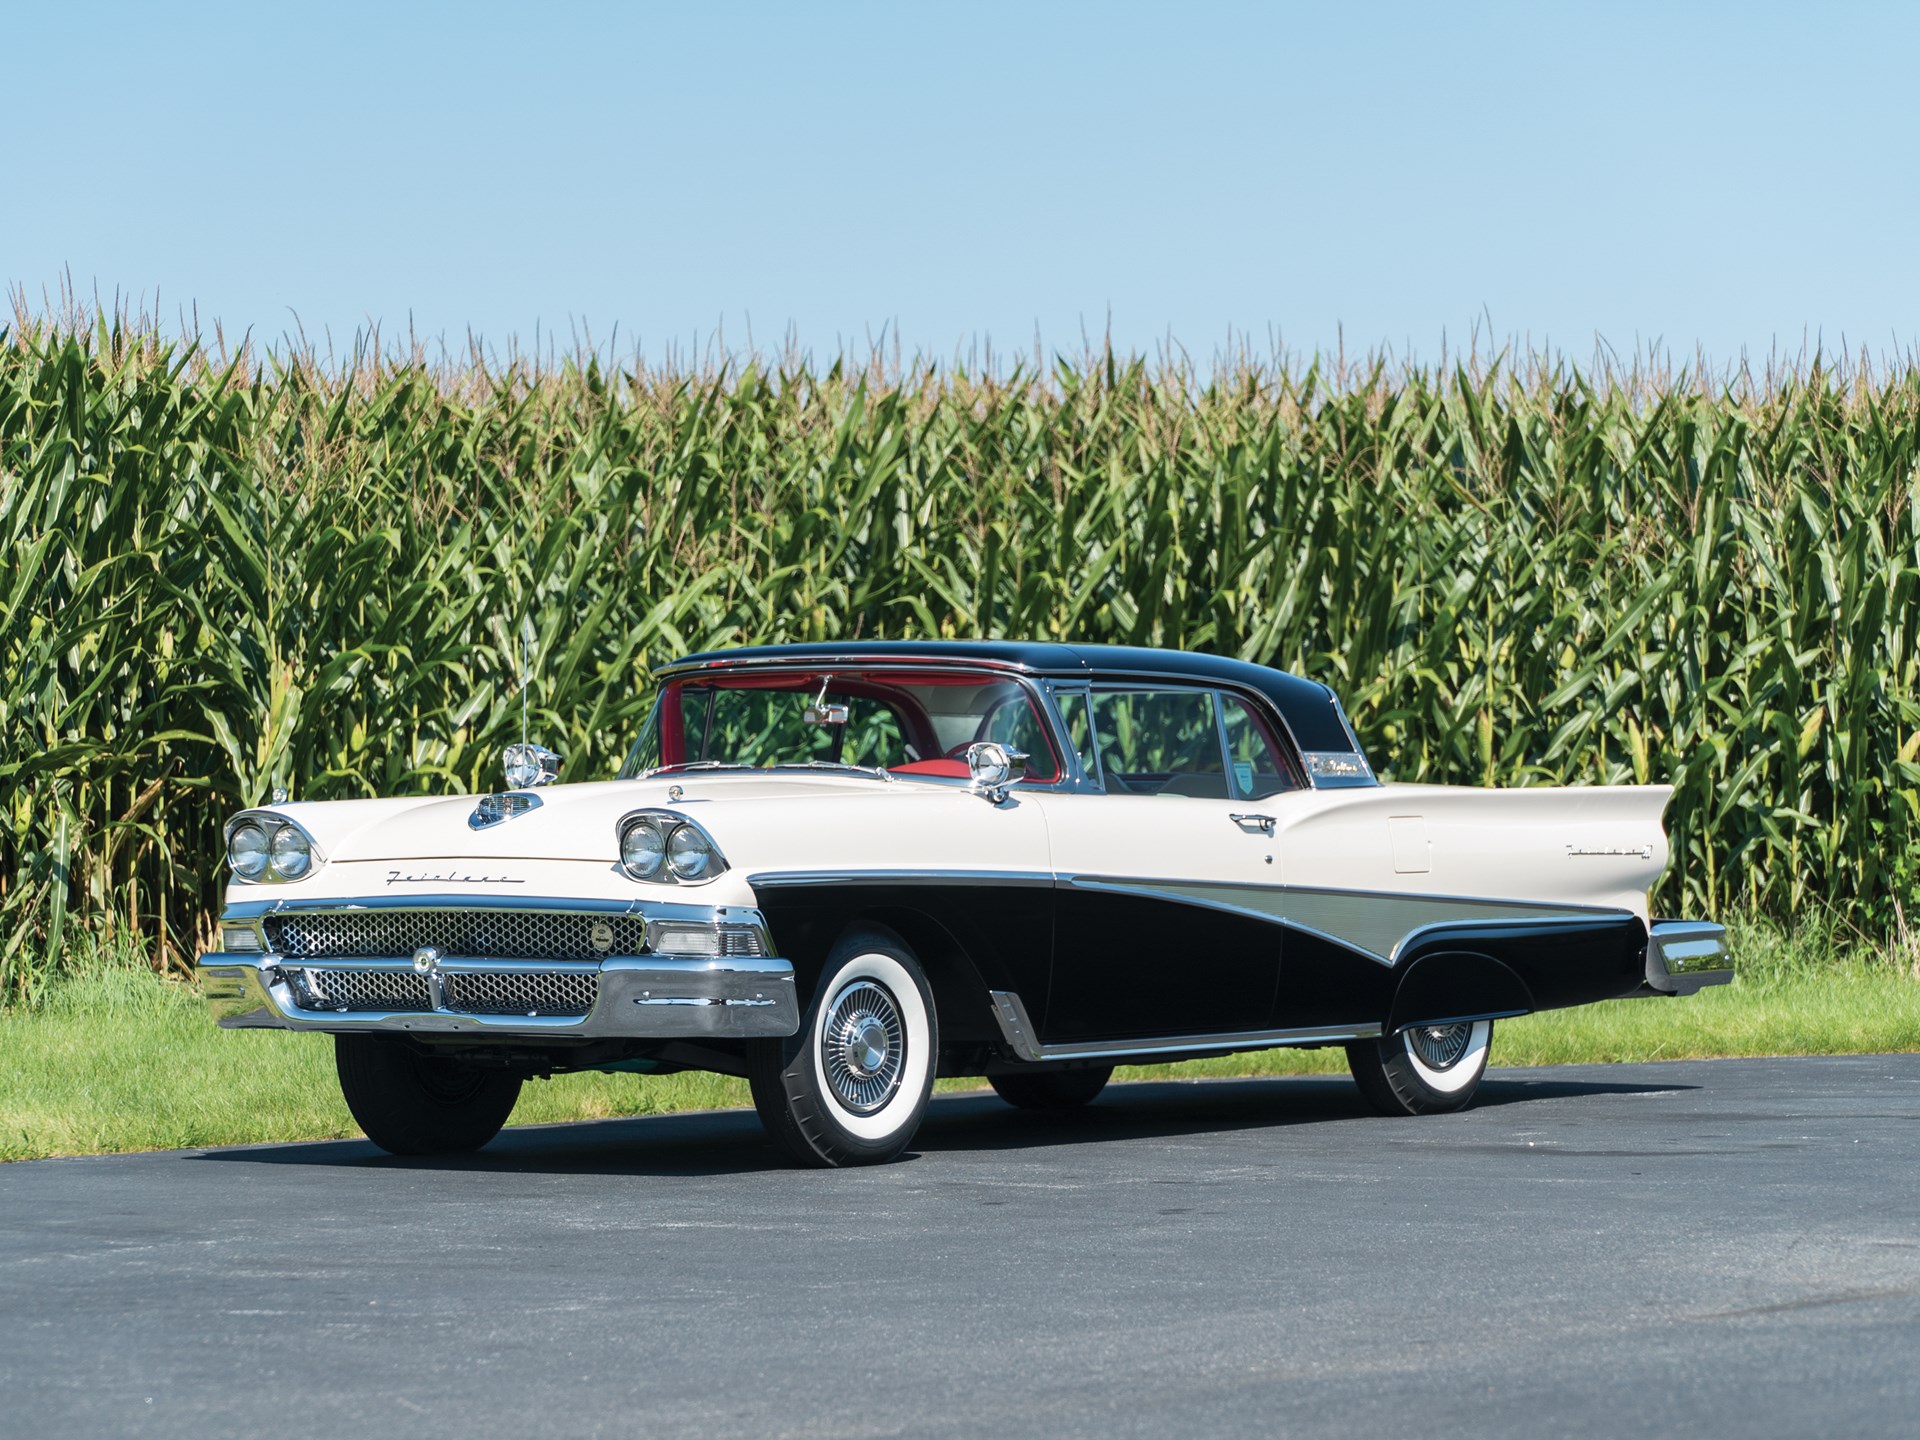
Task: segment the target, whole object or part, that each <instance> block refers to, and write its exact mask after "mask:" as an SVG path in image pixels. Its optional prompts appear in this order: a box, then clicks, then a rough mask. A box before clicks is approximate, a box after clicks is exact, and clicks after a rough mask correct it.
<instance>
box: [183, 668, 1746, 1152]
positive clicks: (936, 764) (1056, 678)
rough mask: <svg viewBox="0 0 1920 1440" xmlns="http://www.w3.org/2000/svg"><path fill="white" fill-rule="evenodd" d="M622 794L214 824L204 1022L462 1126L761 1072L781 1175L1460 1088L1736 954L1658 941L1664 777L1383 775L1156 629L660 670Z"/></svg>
mask: <svg viewBox="0 0 1920 1440" xmlns="http://www.w3.org/2000/svg"><path fill="white" fill-rule="evenodd" d="M658 679H659V681H660V694H659V698H658V701H657V703H656V705H655V707H654V710H653V714H652V719H651V720H650V721H649V722H648V724H647V726H646V728H645V731H644V733H643V734H642V735H641V737H640V738H639V740H638V742H637V743H636V744H635V746H634V748H633V752H632V754H631V755H630V756H629V758H628V760H627V763H626V764H625V765H624V766H623V768H622V770H621V773H620V775H619V776H618V777H617V778H614V779H610V780H605V781H599V782H593V783H583V784H566V785H561V784H549V783H544V782H546V781H548V780H550V779H551V778H552V777H553V774H554V773H555V768H556V757H553V756H551V755H550V754H548V753H547V752H545V751H541V750H539V749H538V747H531V746H516V747H513V750H511V751H510V752H509V765H508V769H509V778H510V780H511V782H512V784H513V786H514V788H512V789H510V790H507V791H505V792H503V793H499V794H494V795H488V796H484V797H478V798H476V797H473V796H464V797H449V798H438V799H418V798H416V799H399V800H353V801H337V802H325V803H312V804H307V803H295V804H278V805H274V806H271V807H267V808H263V809H257V810H249V811H246V812H244V813H242V814H240V815H238V816H235V817H234V819H233V820H232V821H231V822H230V823H229V825H228V840H229V864H230V867H231V870H232V875H231V877H230V881H229V888H228V891H227V903H226V909H225V912H224V915H223V917H222V922H221V932H222V936H223V942H222V947H221V951H220V953H217V954H210V955H206V956H203V957H202V958H201V961H200V977H201V980H202V984H203V986H204V989H205V993H206V995H207V996H208V998H209V1000H210V1002H211V1004H212V1005H213V1007H214V1009H215V1011H216V1013H217V1014H218V1015H219V1016H220V1019H221V1023H222V1024H224V1025H228V1026H271V1027H280V1028H286V1029H293V1030H320V1031H327V1032H331V1033H333V1034H334V1035H336V1036H338V1037H339V1039H338V1042H337V1044H338V1060H339V1070H340V1076H341V1082H342V1085H343V1088H344V1090H345V1092H346V1096H347V1099H348V1101H349V1104H350V1105H351V1107H352V1109H353V1112H354V1114H355V1116H356V1118H358V1119H359V1121H360V1122H361V1124H362V1125H363V1127H364V1128H365V1129H366V1131H367V1133H368V1134H369V1135H370V1136H371V1137H372V1138H373V1139H374V1140H375V1141H376V1142H378V1143H379V1144H381V1145H383V1146H385V1147H387V1148H388V1149H390V1150H394V1151H398V1152H425V1151H433V1150H447V1149H463V1148H472V1147H475V1146H478V1145H481V1144H484V1143H485V1142H486V1141H487V1140H488V1139H489V1138H491V1137H492V1135H493V1134H494V1133H495V1132H496V1131H497V1130H498V1128H499V1126H500V1125H501V1124H502V1123H504V1121H505V1119H506V1117H507V1114H508V1112H509V1111H510V1109H511V1108H512V1105H513V1102H514V1098H515V1096H516V1095H517V1094H518V1091H519V1088H520V1085H521V1083H522V1081H523V1080H524V1079H526V1078H528V1077H531V1076H535V1075H545V1074H552V1073H555V1072H559V1071H567V1070H577V1069H610V1070H627V1071H638V1072H641V1073H646V1072H649V1071H655V1072H657V1071H667V1070H674V1069H689V1068H692V1069H708V1070H714V1071H719V1072H722V1073H727V1074H734V1075H744V1076H746V1077H747V1078H748V1079H749V1080H750V1081H751V1085H752V1091H753V1095H754V1099H755V1102H756V1104H757V1106H758V1108H759V1111H760V1113H761V1116H762V1118H763V1119H764V1121H765V1122H766V1124H767V1127H768V1129H769V1131H770V1133H771V1134H772V1135H773V1137H774V1138H775V1140H776V1141H778V1142H779V1143H780V1145H781V1146H782V1147H783V1148H784V1149H785V1150H786V1151H787V1152H788V1153H789V1154H790V1155H792V1156H793V1157H794V1158H796V1159H799V1160H801V1161H804V1162H809V1163H816V1164H846V1163H857V1162H861V1161H872V1160H880V1159H885V1158H887V1157H889V1156H892V1155H894V1154H897V1153H898V1152H899V1151H900V1150H901V1149H902V1148H903V1147H904V1146H905V1145H906V1144H907V1143H908V1142H909V1140H910V1139H911V1138H912V1136H913V1133H914V1130H915V1128H916V1127H917V1126H918V1124H919V1122H920V1118H921V1115H922V1114H923V1112H924V1110H925V1108H926V1104H927V1098H928V1093H929V1090H930V1087H931V1085H932V1082H933V1079H934V1077H935V1076H936V1075H985V1076H987V1077H988V1078H989V1079H990V1080H991V1081H992V1083H993V1084H994V1086H995V1088H996V1089H998V1090H999V1091H1000V1093H1001V1094H1002V1095H1003V1096H1005V1097H1006V1098H1007V1099H1009V1100H1011V1101H1012V1102H1014V1103H1016V1104H1020V1105H1028V1106H1050V1105H1071V1104H1077V1103H1082V1102H1084V1101H1086V1100H1089V1099H1091V1098H1092V1097H1093V1096H1094V1095H1095V1094H1097V1093H1098V1091H1099V1090H1100V1088H1101V1086H1102V1085H1104V1084H1105V1082H1106V1079H1107V1077H1108V1075H1109V1074H1110V1073H1111V1071H1112V1067H1113V1066H1114V1065H1115V1064H1116V1063H1118V1062H1122V1061H1136V1060H1163V1059H1175V1058H1180V1057H1187V1056H1197V1055H1210V1054H1222V1053H1226V1052H1231V1051H1241V1050H1254V1049H1262V1048H1268V1047H1274V1046H1287V1045H1303V1046H1316V1045H1339V1046H1344V1047H1345V1048H1346V1050H1347V1054H1348V1056H1349V1057H1350V1060H1351V1064H1352V1068H1353V1071H1354V1074H1355V1077H1356V1078H1357V1079H1358V1081H1359V1082H1360V1085H1361V1087H1362V1089H1363V1091H1364V1092H1365V1094H1366V1096H1367V1098H1368V1099H1369V1100H1370V1101H1371V1102H1372V1103H1373V1104H1374V1105H1375V1106H1376V1107H1377V1108H1379V1109H1382V1110H1386V1111H1389V1112H1399V1113H1419V1112H1422V1111H1435V1110H1447V1109H1454V1108H1457V1107H1459V1106H1461V1105H1464V1104H1465V1103H1467V1101H1468V1100H1469V1099H1470V1098H1471V1096H1472V1094H1473V1091H1474V1088H1475V1086H1476V1085H1477V1084H1478V1083H1479V1080H1480V1077H1481V1074H1482V1073H1483V1071H1484V1069H1485V1066H1486V1061H1487V1046H1488V1041H1489V1037H1490V1034H1491V1031H1492V1026H1493V1023H1494V1022H1495V1021H1497V1020H1499V1019H1502V1018H1504V1017H1507V1016H1514V1015H1522V1014H1526V1013H1528V1012H1530V1011H1535V1010H1544V1009H1549V1008H1552V1007H1556V1006H1567V1005H1579V1004H1583V1003H1586V1002H1589V1001H1597V1000H1606V999H1612V998H1616V997H1623V996H1630V995H1668V996H1672V995H1685V994H1690V993H1692V992H1693V991H1695V990H1697V989H1698V988H1700V987H1701V986H1702V985H1707V984H1713V983H1717V982H1720V981H1724V980H1726V979H1728V978H1730V976H1731V973H1732V972H1731V968H1730V962H1729V959H1728V955H1727V950H1726V946H1725V943H1724V938H1723V935H1722V932H1721V930H1720V928H1719V927H1718V926H1715V925H1710V924H1703V923H1697V922H1671V921H1656V920H1654V919H1653V918H1652V917H1651V916H1650V914H1649V913H1648V901H1647V894H1648V890H1649V887H1651V886H1652V885H1653V883H1654V882H1655V880H1656V879H1657V878H1658V877H1659V876H1660V874H1661V872H1662V870H1664V869H1665V867H1666V864H1667V859H1668V856H1667V842H1666V837H1665V834H1664V832H1663V830H1662V828H1661V812H1662V810H1663V809H1664V807H1665V805H1666V803H1667V799H1668V794H1669V792H1668V790H1667V789H1666V788H1665V787H1662V786H1634V787H1593V788H1539V789H1521V790H1480V789H1461V788H1449V787H1438V786H1416V785H1396V784H1383V783H1381V782H1380V781H1379V780H1378V779H1377V778H1376V777H1375V775H1374V773H1373V770H1372V768H1371V767H1370V766H1369V764H1368V761H1367V758H1366V756H1365V755H1364V754H1363V753H1362V751H1361V748H1360V746H1359V744H1358V743H1357V742H1356V741H1355V739H1354V735H1353V731H1352V729H1351V727H1350V726H1349V724H1348V723H1347V720H1346V717H1345V716H1344V714H1343V713H1342V710H1341V707H1340V705H1339V702H1338V700H1337V699H1336V698H1335V696H1334V695H1333V693H1332V692H1331V691H1330V690H1329V689H1327V687H1325V686H1324V685H1320V684H1317V683H1315V682H1313V681H1310V680H1305V679H1301V678H1299V677H1296V676H1293V675H1289V674H1285V673H1283V672H1281V671H1277V670H1272V669H1268V668H1265V667H1262V666H1258V665H1252V664H1247V663H1244V662H1240V661H1233V660H1224V659H1219V658H1216V657H1212V656H1207V655H1198V654H1190V653H1183V652H1174V651H1159V650H1134V649H1112V648H1103V647H1086V646H1067V645H1057V644H1013V643H986V642H981V643H924V644H922V643H868V644H843V645H807V646H779V647H769V648H759V649H742V650H733V651H725V652H717V653H713V654H706V655H695V656H691V657H689V658H687V659H685V660H682V661H679V662H678V663H676V664H673V665H670V666H668V667H666V668H665V669H664V670H662V671H661V672H660V674H659V676H658Z"/></svg>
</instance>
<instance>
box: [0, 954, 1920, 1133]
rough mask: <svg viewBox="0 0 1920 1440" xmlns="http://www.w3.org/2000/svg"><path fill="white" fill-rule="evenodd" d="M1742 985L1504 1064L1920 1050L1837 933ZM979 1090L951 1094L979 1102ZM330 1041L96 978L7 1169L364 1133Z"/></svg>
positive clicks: (27, 1093) (1883, 960)
mask: <svg viewBox="0 0 1920 1440" xmlns="http://www.w3.org/2000/svg"><path fill="white" fill-rule="evenodd" d="M1736 943H1737V945H1738V947H1739V953H1740V954H1741V955H1742V956H1743V957H1744V961H1745V968H1744V969H1743V971H1742V974H1741V977H1740V979H1739V980H1738V981H1737V982H1736V983H1735V984H1733V985H1730V986H1723V987H1720V988H1717V989H1714V990H1709V991H1705V992H1703V993H1701V994H1699V995H1696V996H1694V997H1692V998H1691V999H1687V1000H1679V1001H1667V1000H1620V1001H1613V1002H1610V1003H1608V1004H1604V1005H1589V1006H1585V1007H1583V1008H1580V1009H1577V1010H1561V1011H1554V1012H1550V1013H1548V1014H1543V1015H1530V1016H1526V1017H1524V1018H1522V1019H1519V1020H1512V1021H1506V1022H1503V1023H1502V1024H1501V1025H1500V1026H1499V1029H1498V1032H1497V1033H1496V1035H1495V1038H1494V1059H1495V1063H1496V1064H1500V1065H1558V1064H1576V1063H1597V1062H1612V1061H1628V1060H1679V1059H1694V1058H1704V1057H1710V1056H1732V1055H1806V1054H1870V1053H1881V1052H1887V1051H1897V1050H1915V1049H1920V978H1916V977H1915V976H1914V975H1913V974H1912V973H1911V971H1910V969H1909V965H1910V962H1902V963H1895V962H1894V961H1893V960H1892V959H1891V958H1890V957H1889V956H1888V955H1887V954H1885V953H1884V952H1876V951H1874V950H1871V949H1859V948H1854V949H1844V948H1842V946H1841V945H1840V943H1839V942H1838V941H1837V940H1836V938H1835V936H1834V934H1833V932H1831V931H1827V930H1820V929H1809V930H1807V931H1803V932H1801V933H1800V934H1799V935H1797V936H1787V935H1783V934H1782V933H1781V932H1779V931H1777V930H1773V929H1771V928H1768V927H1765V926H1756V925H1747V926H1743V927H1741V928H1740V929H1739V930H1738V932H1737V934H1736ZM1344 1067H1345V1060H1344V1057H1343V1056H1342V1055H1341V1053H1340V1052H1339V1051H1338V1050H1276V1051H1266V1052H1263V1053H1258V1054H1251V1055H1231V1056H1222V1057H1219V1058H1217V1059H1210V1060H1194V1061H1188V1062H1186V1063H1184V1064H1180V1065H1156V1066H1146V1065H1142V1066H1128V1067H1126V1068H1124V1069H1123V1070H1121V1071H1120V1072H1119V1075H1118V1078H1120V1079H1126V1080H1135V1079H1164V1078H1171V1077H1199V1076H1229V1075H1289V1074H1316V1073H1329V1072H1338V1071H1340V1070H1342V1069H1344ZM979 1084H980V1082H979V1081H976V1080H953V1081H942V1082H941V1089H942V1090H967V1089H974V1088H977V1087H978V1086H979ZM746 1103H748V1101H747V1093H746V1086H745V1085H744V1083H742V1082H741V1081H738V1080H730V1079H727V1078H725V1077H722V1076H714V1075H692V1074H689V1075H670V1076H655V1077H645V1078H643V1077H640V1076H635V1075H599V1074H593V1075H568V1076H562V1077H559V1078H557V1079H554V1080H548V1081H542V1082H539V1083H536V1084H531V1085H529V1086H527V1088H526V1090H525V1091H524V1092H523V1094H522V1096H521V1100H520V1104H519V1107H518V1108H517V1109H516V1110H515V1111H514V1115H513V1123H514V1124H516V1125H532V1124H540V1123H543V1122H551V1121H566V1120H592V1119H600V1118H604V1117H608V1116H615V1115H649V1114H664V1113H668V1112H671V1111H676V1110H708V1109H719V1108H724V1107H727V1106H736V1105H745V1104H746ZM357 1133H358V1131H357V1130H356V1129H355V1127H354V1124H353V1121H352V1119H351V1118H350V1117H349V1116H348V1114H347V1110H346V1106H345V1105H344V1104H343V1103H342V1102H341V1099H340V1093H339V1089H338V1086H337V1085H336V1084H335V1082H334V1076H333V1049H332V1043H331V1042H330V1041H329V1040H328V1039H327V1038H326V1037H324V1036H319V1035H289V1034H286V1033H284V1032H280V1031H270V1030H269V1031H224V1030H220V1029H217V1028H216V1027H215V1026H214V1025H213V1023H212V1021H211V1020H209V1019H208V1018H207V1015H206V1012H205V1010H204V1009H202V1007H201V1004H200V1001H199V999H198V997H197V996H196V995H195V994H194V993H193V992H192V990H191V989H189V988H188V987H186V986H184V985H180V984H178V983H175V982H171V981H167V980H162V979H160V978H158V977H156V976H155V975H153V974H152V972H151V971H149V970H146V969H144V968H140V967H138V966H135V965H130V964H120V965H105V966H96V967H94V968H92V969H91V970H89V971H87V972H85V973H82V974H79V975H73V976H69V977H67V978H65V979H63V980H61V981H60V982H59V983H58V984H57V985H55V986H54V987H52V988H51V989H50V990H49V991H48V992H47V994H46V996H45V998H44V999H43V1000H42V1001H41V1002H40V1003H39V1004H37V1005H36V1006H34V1007H33V1008H32V1009H25V1008H15V1009H12V1010H6V1011H0V1160H24V1159H35V1158H40V1157H44V1156H53V1155H80V1154H96V1153H102V1152H115V1151H128V1150H160V1149H174V1148H183V1147H194V1146H202V1145H236V1144H245V1143H248V1142H253V1141H290V1140H316V1139H329V1138H337V1137H342V1136H350V1135H355V1134H357Z"/></svg>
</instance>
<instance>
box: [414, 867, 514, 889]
mask: <svg viewBox="0 0 1920 1440" xmlns="http://www.w3.org/2000/svg"><path fill="white" fill-rule="evenodd" d="M526 883H527V882H526V881H524V880H515V879H514V878H513V877H512V876H510V875H456V874H454V873H453V872H452V871H451V870H449V871H448V872H447V873H446V874H444V875H408V874H406V873H405V872H403V871H399V870H389V871H387V884H389V885H524V884H526Z"/></svg>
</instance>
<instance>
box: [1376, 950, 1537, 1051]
mask: <svg viewBox="0 0 1920 1440" xmlns="http://www.w3.org/2000/svg"><path fill="white" fill-rule="evenodd" d="M1537 1008H1538V1007H1537V1006H1536V1005H1535V1004H1534V997H1533V991H1532V989H1531V988H1530V987H1529V986H1528V985H1527V982H1526V981H1525V980H1523V979H1521V978H1520V976H1519V974H1518V972H1516V971H1515V970H1514V969H1513V968H1512V967H1511V966H1509V965H1506V964H1503V963H1502V962H1501V961H1499V960H1496V959H1494V957H1493V956H1491V955H1488V954H1486V953H1484V952H1483V951H1479V950H1466V949H1460V950H1451V949H1447V950H1430V951H1428V952H1427V953H1425V954H1423V955H1421V956H1420V957H1419V958H1418V959H1416V960H1414V961H1413V963H1412V964H1410V965H1409V966H1408V967H1407V969H1406V973H1405V974H1404V975H1402V976H1401V977H1400V983H1399V985H1398V986H1397V987H1395V989H1394V992H1393V1002H1392V1004H1391V1005H1390V1006H1389V1007H1388V1009H1387V1023H1386V1031H1387V1033H1388V1034H1389V1035H1391V1034H1394V1033H1395V1032H1397V1031H1400V1030H1403V1029H1405V1028H1406V1027H1407V1026H1409V1025H1422V1024H1440V1023H1443V1022H1450V1021H1456V1020H1500V1019H1505V1018H1507V1017H1508V1016H1512V1015H1525V1014H1527V1013H1528V1012H1530V1011H1532V1010H1535V1009H1537Z"/></svg>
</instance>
